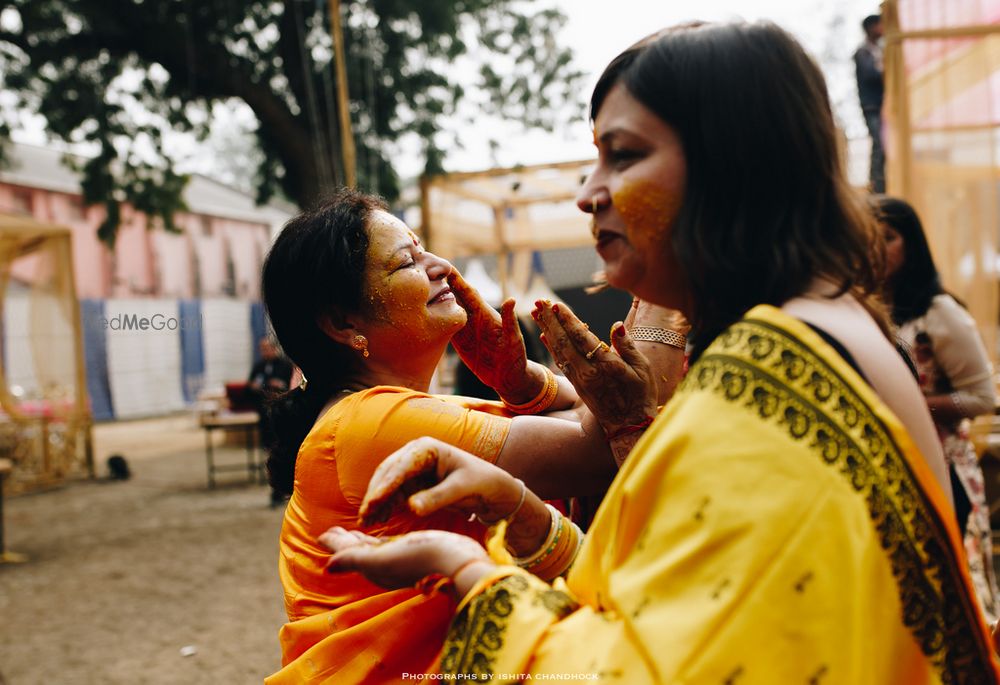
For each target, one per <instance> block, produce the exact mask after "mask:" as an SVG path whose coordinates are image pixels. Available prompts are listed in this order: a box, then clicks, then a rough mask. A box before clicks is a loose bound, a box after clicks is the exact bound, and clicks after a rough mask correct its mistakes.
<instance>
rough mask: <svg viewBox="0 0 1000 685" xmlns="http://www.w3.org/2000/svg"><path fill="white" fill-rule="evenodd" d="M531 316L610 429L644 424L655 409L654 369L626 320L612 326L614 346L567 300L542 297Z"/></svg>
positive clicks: (568, 376)
mask: <svg viewBox="0 0 1000 685" xmlns="http://www.w3.org/2000/svg"><path fill="white" fill-rule="evenodd" d="M532 316H534V317H535V320H536V321H537V322H538V325H539V326H540V327H541V329H542V341H543V342H544V343H545V345H546V347H548V349H549V351H550V352H551V353H552V357H553V358H554V359H555V361H556V364H557V365H558V366H559V367H560V368H561V369H562V371H563V373H564V374H566V377H567V378H568V379H569V380H570V382H571V383H573V386H574V387H575V388H576V391H577V393H578V394H579V395H580V398H581V399H582V400H583V402H584V403H585V404H586V405H587V407H588V408H589V409H590V411H591V412H593V414H594V417H595V418H596V419H597V421H598V423H600V425H601V427H602V428H603V429H604V431H605V433H608V434H612V433H615V432H618V431H620V430H621V429H623V428H626V427H628V426H634V425H638V424H641V423H642V422H643V421H645V420H646V419H647V417H649V416H653V415H655V414H656V406H657V388H656V383H655V379H654V376H653V370H652V369H651V367H650V365H649V362H648V361H647V360H646V358H645V357H644V356H643V355H642V353H641V352H639V350H637V349H636V347H635V343H634V342H633V341H632V339H631V337H629V335H628V332H627V331H626V329H625V325H624V324H623V323H622V322H618V323H616V324H615V325H614V326H613V327H612V329H611V338H612V344H613V345H614V349H612V348H610V347H608V345H607V344H605V343H603V342H602V341H601V340H600V339H599V338H598V337H597V336H596V335H594V334H593V333H591V332H590V330H589V329H588V328H587V325H586V324H584V323H583V322H582V321H580V319H578V318H577V317H576V315H575V314H573V312H572V311H571V310H570V308H569V307H567V306H566V305H565V304H556V305H553V304H551V303H549V302H545V301H538V302H536V303H535V309H534V311H533V312H532Z"/></svg>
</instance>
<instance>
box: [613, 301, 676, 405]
mask: <svg viewBox="0 0 1000 685" xmlns="http://www.w3.org/2000/svg"><path fill="white" fill-rule="evenodd" d="M636 326H648V327H650V328H664V329H666V330H669V331H674V332H675V333H680V334H681V335H687V332H688V331H689V330H691V324H690V323H688V320H687V319H686V318H685V317H684V314H682V313H681V312H679V311H678V310H676V309H668V308H666V307H661V306H659V305H655V304H651V303H649V302H646V301H644V300H640V299H639V298H638V297H636V298H634V299H633V300H632V307H631V308H630V309H629V312H628V316H626V317H625V329H626V330H627V331H630V332H631V331H632V330H633V329H634V328H635V327H636ZM634 342H635V347H636V349H637V350H639V351H640V352H642V354H643V356H644V357H645V358H646V361H648V362H649V366H650V368H651V369H652V373H653V379H654V380H655V382H656V390H657V393H656V395H657V405H664V404H666V403H667V401H668V400H669V399H670V398H671V397H673V395H674V391H675V390H676V389H677V385H678V384H679V383H680V382H681V379H682V378H683V377H684V363H685V361H686V357H685V351H684V350H682V349H680V348H677V347H673V346H671V345H665V344H663V343H660V342H649V341H644V340H635V341H634Z"/></svg>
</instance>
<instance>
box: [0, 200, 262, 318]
mask: <svg viewBox="0 0 1000 685" xmlns="http://www.w3.org/2000/svg"><path fill="white" fill-rule="evenodd" d="M0 211H5V212H10V213H28V214H31V215H32V216H34V217H35V218H36V219H38V220H39V221H46V222H51V223H56V224H60V225H63V226H66V227H68V228H69V229H70V230H71V232H72V242H73V266H74V271H75V276H76V288H77V296H78V297H80V298H107V297H133V296H135V297H142V296H155V297H171V298H192V297H219V296H226V295H235V297H237V298H240V299H251V300H255V299H259V297H260V284H259V280H260V267H261V262H262V259H263V255H264V254H265V253H266V250H267V246H268V236H269V230H268V227H267V225H265V224H257V223H249V222H244V221H237V220H233V219H222V218H218V217H209V216H204V215H197V214H187V213H184V214H179V215H178V216H177V224H178V226H179V227H180V228H181V230H182V232H181V233H180V234H173V233H167V232H166V231H164V230H162V229H154V230H152V231H150V230H147V229H146V220H145V217H144V216H143V215H142V214H140V213H139V212H135V211H133V210H132V208H131V207H128V206H124V207H123V208H122V225H121V227H120V228H119V230H118V239H117V241H116V244H115V251H114V254H112V252H111V251H110V250H109V249H108V248H107V247H106V246H105V245H104V244H103V243H101V242H100V241H99V240H98V239H97V227H98V226H99V225H100V222H101V221H102V220H103V218H104V209H103V208H102V207H97V206H95V207H83V205H82V203H81V201H80V198H79V196H78V195H71V194H68V193H60V192H55V191H48V190H42V189H38V188H25V187H21V186H13V185H9V184H4V183H0ZM230 263H231V264H232V267H231V271H232V275H233V276H234V278H233V279H232V281H233V282H230V279H229V272H230V267H229V264H230ZM196 265H197V274H196V273H195V269H196ZM22 268H26V267H22ZM199 284H200V288H197V287H196V286H198V285H199Z"/></svg>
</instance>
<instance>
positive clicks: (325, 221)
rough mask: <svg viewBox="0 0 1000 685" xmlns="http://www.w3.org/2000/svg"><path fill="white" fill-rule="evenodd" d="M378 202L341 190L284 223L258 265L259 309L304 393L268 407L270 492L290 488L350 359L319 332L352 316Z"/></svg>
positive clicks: (351, 365) (348, 353)
mask: <svg viewBox="0 0 1000 685" xmlns="http://www.w3.org/2000/svg"><path fill="white" fill-rule="evenodd" d="M379 209H385V205H384V203H383V202H382V201H381V200H380V199H378V198H376V197H373V196H371V195H366V194H364V193H360V192H358V191H355V190H350V189H342V190H340V191H338V192H337V193H336V194H334V195H333V196H332V197H330V198H329V199H327V200H324V201H322V202H320V203H319V204H318V205H317V206H316V207H315V208H313V209H311V210H309V211H306V212H302V213H301V214H299V215H298V216H296V217H294V218H292V219H291V220H290V221H289V222H288V223H287V224H285V227H284V228H283V229H282V231H281V234H280V235H279V236H278V238H277V240H276V241H275V242H274V245H273V246H272V247H271V250H270V252H269V253H268V255H267V259H265V261H264V268H263V274H262V286H261V290H262V292H263V297H264V307H265V309H266V310H267V316H268V318H269V319H270V322H271V326H272V328H273V329H274V333H275V336H276V337H277V338H278V342H279V343H280V344H281V347H282V349H283V350H284V352H285V354H286V355H288V357H289V358H290V359H291V360H292V361H293V362H295V364H296V365H298V367H299V368H300V369H301V370H302V374H303V376H305V378H306V387H305V389H304V390H303V389H301V388H299V389H293V390H291V391H290V392H288V393H286V394H285V395H282V396H281V397H279V398H277V399H276V400H275V401H274V402H272V403H271V405H270V407H269V418H270V421H271V426H272V428H273V430H274V434H275V442H274V444H272V445H270V446H268V447H269V455H268V459H267V471H268V478H269V480H270V482H271V487H273V488H274V489H275V490H277V491H278V492H283V493H286V494H289V493H291V492H292V489H293V486H294V483H295V457H296V455H297V454H298V451H299V447H300V446H301V445H302V441H303V440H304V439H305V437H306V435H308V433H309V430H310V429H311V428H312V425H313V423H315V422H316V418H317V417H318V416H319V412H320V410H321V409H322V408H323V406H324V405H325V404H326V403H327V402H328V401H329V400H330V397H331V396H332V395H333V394H334V393H335V392H336V390H337V389H338V387H339V386H340V384H341V383H342V380H343V378H344V377H345V376H346V375H347V374H348V373H349V372H350V371H351V370H352V369H354V368H355V365H356V364H357V355H356V354H354V353H352V351H351V350H350V349H349V348H348V347H346V346H345V345H342V344H340V343H337V342H334V341H333V340H332V339H331V338H330V337H329V336H328V335H326V333H324V332H323V331H322V330H321V329H320V327H319V323H318V319H319V318H320V317H322V316H327V315H329V316H333V317H339V316H342V315H344V314H347V313H352V312H357V311H359V310H360V306H361V303H362V299H363V295H364V273H365V267H366V257H367V254H368V243H369V236H368V229H367V226H368V221H369V218H370V216H371V214H372V212H374V211H375V210H379Z"/></svg>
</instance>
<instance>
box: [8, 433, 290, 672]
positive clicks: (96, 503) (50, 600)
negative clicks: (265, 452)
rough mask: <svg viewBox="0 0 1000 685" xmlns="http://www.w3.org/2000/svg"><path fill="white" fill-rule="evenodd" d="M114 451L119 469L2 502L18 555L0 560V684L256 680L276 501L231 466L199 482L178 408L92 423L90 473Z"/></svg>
mask: <svg viewBox="0 0 1000 685" xmlns="http://www.w3.org/2000/svg"><path fill="white" fill-rule="evenodd" d="M217 437H218V438H219V439H220V440H221V438H222V436H221V435H218V436H217ZM114 452H120V453H121V454H123V455H125V457H126V459H127V460H128V462H129V466H130V468H131V471H132V478H131V479H130V480H128V481H117V482H111V481H107V480H98V481H77V482H73V483H70V484H68V485H66V486H64V487H61V488H59V489H57V490H53V491H49V492H43V493H36V494H30V495H23V496H19V497H14V498H8V499H6V500H5V501H4V514H5V516H4V518H5V533H6V541H7V545H6V546H7V549H8V550H12V551H15V552H19V553H21V554H25V555H27V556H28V561H27V562H26V563H23V564H5V565H0V683H5V685H38V684H40V683H50V684H53V685H77V684H79V685H89V684H91V683H93V684H95V685H96V684H100V685H112V684H116V683H122V684H128V685H140V684H144V683H149V684H160V683H163V684H167V683H169V684H171V685H174V684H179V683H184V684H199V683H206V684H207V683H211V684H213V685H215V684H221V685H228V684H230V683H232V684H239V683H260V682H261V680H262V678H263V677H264V676H265V675H268V674H270V673H272V672H274V671H276V670H277V668H278V666H279V662H280V650H279V647H278V635H277V633H278V629H279V628H280V627H281V624H282V622H283V621H284V609H283V605H282V600H281V588H280V583H279V581H278V577H277V536H278V531H279V528H280V526H281V516H282V511H281V509H271V508H270V507H269V497H268V495H269V491H268V489H267V487H266V486H264V485H259V484H247V483H246V477H245V475H244V473H243V472H231V473H221V474H218V481H219V486H218V487H217V489H215V490H209V489H208V488H207V480H206V473H205V454H204V437H203V435H202V433H201V432H200V430H199V429H198V428H197V426H196V425H195V422H194V419H193V417H191V416H180V417H170V418H166V419H158V420H153V421H138V422H124V423H119V424H106V425H100V426H98V427H97V428H96V430H95V458H96V460H97V465H98V471H99V473H100V474H101V475H106V465H105V459H106V457H107V456H108V455H109V454H112V453H114ZM216 455H217V462H219V463H228V462H234V463H238V462H240V460H242V459H244V452H243V451H242V449H241V448H239V447H220V448H219V449H218V450H217V452H216ZM192 651H193V652H194V653H193V654H190V655H188V656H185V653H189V652H192Z"/></svg>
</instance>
